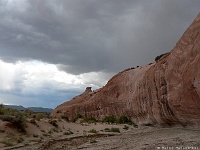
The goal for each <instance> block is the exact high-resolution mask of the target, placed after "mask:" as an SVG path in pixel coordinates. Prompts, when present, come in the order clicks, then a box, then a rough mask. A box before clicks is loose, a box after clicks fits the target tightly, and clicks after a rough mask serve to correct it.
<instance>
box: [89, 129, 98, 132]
mask: <svg viewBox="0 0 200 150" xmlns="http://www.w3.org/2000/svg"><path fill="white" fill-rule="evenodd" d="M88 133H97V130H95V129H92V130H90V131H88Z"/></svg>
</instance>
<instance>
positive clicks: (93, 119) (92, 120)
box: [84, 116, 97, 123]
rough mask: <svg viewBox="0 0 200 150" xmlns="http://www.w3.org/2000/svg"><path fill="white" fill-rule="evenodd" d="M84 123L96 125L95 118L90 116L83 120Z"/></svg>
mask: <svg viewBox="0 0 200 150" xmlns="http://www.w3.org/2000/svg"><path fill="white" fill-rule="evenodd" d="M84 121H85V122H87V123H96V122H97V120H96V118H94V117H92V116H90V117H86V118H84Z"/></svg>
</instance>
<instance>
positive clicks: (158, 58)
mask: <svg viewBox="0 0 200 150" xmlns="http://www.w3.org/2000/svg"><path fill="white" fill-rule="evenodd" d="M166 54H168V53H164V54H161V55H159V56H156V58H155V61H156V62H157V61H158V60H160V59H161V58H162V57H163V56H165V55H166Z"/></svg>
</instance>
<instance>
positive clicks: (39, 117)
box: [35, 113, 44, 121]
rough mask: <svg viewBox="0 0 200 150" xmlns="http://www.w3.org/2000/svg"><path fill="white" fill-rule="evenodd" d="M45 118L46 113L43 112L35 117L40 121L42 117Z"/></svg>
mask: <svg viewBox="0 0 200 150" xmlns="http://www.w3.org/2000/svg"><path fill="white" fill-rule="evenodd" d="M43 118H44V114H43V113H37V114H36V116H35V119H36V120H37V121H40V119H43Z"/></svg>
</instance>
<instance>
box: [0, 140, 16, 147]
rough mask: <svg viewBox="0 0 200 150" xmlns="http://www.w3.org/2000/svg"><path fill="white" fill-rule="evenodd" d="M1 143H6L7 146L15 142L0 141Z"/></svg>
mask: <svg viewBox="0 0 200 150" xmlns="http://www.w3.org/2000/svg"><path fill="white" fill-rule="evenodd" d="M0 143H2V144H4V145H5V146H6V147H8V146H13V145H14V144H13V143H11V142H10V141H0Z"/></svg>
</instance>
